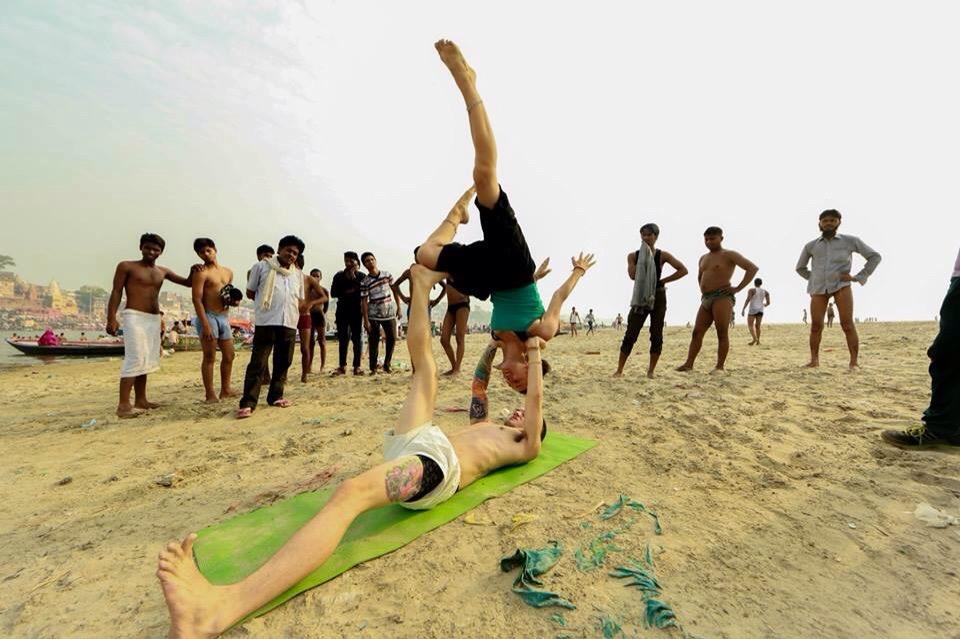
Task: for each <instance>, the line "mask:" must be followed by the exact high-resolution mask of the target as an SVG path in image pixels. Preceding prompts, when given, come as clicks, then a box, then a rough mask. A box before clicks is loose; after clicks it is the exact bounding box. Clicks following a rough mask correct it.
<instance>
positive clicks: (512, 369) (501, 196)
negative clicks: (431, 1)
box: [416, 40, 594, 392]
mask: <svg viewBox="0 0 960 639" xmlns="http://www.w3.org/2000/svg"><path fill="white" fill-rule="evenodd" d="M435 46H436V49H437V52H438V53H439V54H440V59H441V60H442V61H443V63H444V64H445V65H446V66H447V68H448V69H449V70H450V73H451V74H452V75H453V79H454V81H455V82H456V84H457V87H458V88H459V89H460V92H461V94H462V95H463V99H464V102H465V103H466V106H467V115H468V117H469V120H470V134H471V136H472V138H473V149H474V164H473V182H474V186H472V187H470V188H469V189H467V191H466V192H465V193H464V194H463V195H462V196H461V197H460V199H459V200H458V201H457V203H456V204H455V205H454V206H453V208H452V209H451V210H450V212H449V213H448V214H447V216H446V218H445V219H444V220H443V222H442V223H441V224H440V226H439V227H438V228H437V230H435V231H434V232H433V233H432V234H431V235H430V237H428V238H427V239H426V241H425V242H424V243H423V244H421V245H420V246H419V247H418V249H417V251H416V258H417V262H418V263H420V264H423V265H424V266H426V267H428V268H431V269H435V270H438V271H443V272H446V273H449V274H450V281H451V283H452V284H453V285H454V286H455V287H456V289H457V290H458V291H460V292H461V293H463V294H464V295H469V296H471V297H476V298H478V299H481V300H485V299H487V298H488V297H489V298H491V301H492V302H493V316H492V317H491V319H490V327H491V329H492V330H493V334H494V337H495V338H496V339H498V340H500V341H501V343H502V348H503V356H504V359H503V364H502V366H501V369H500V370H501V372H502V373H503V376H504V378H505V379H506V381H507V383H508V384H509V385H510V386H511V387H512V388H513V389H514V390H517V391H520V392H523V390H524V388H525V387H526V384H527V362H526V360H525V358H524V351H525V349H524V343H525V342H526V339H527V337H540V338H541V339H543V340H544V341H547V340H550V339H551V338H553V336H554V335H556V334H557V331H558V329H559V328H560V307H561V306H562V305H563V303H564V301H566V299H567V297H568V296H569V295H570V293H571V292H572V291H573V288H574V287H575V286H576V284H577V282H578V281H580V278H581V277H583V275H584V274H585V273H586V272H587V269H589V268H590V267H591V266H593V264H594V260H593V255H583V254H582V253H581V254H580V257H578V258H573V259H572V265H573V271H572V272H571V274H570V275H569V276H568V277H567V280H566V281H565V282H564V283H563V284H562V285H561V286H560V288H559V289H557V291H556V292H555V293H554V294H553V297H552V298H551V300H550V305H549V307H548V308H547V309H546V310H544V307H543V301H542V300H541V299H540V292H539V291H538V290H537V284H536V282H537V280H539V279H540V278H542V277H544V276H546V274H547V273H549V272H550V269H549V268H547V267H548V264H549V260H545V261H544V262H543V264H541V265H540V267H539V268H537V267H536V265H535V264H534V262H533V258H532V257H531V256H530V249H529V248H528V247H527V241H526V239H525V238H524V236H523V231H522V230H521V228H520V225H519V224H518V223H517V217H516V215H515V214H514V211H513V208H512V207H511V206H510V201H509V200H508V199H507V194H506V193H505V192H504V191H503V190H502V189H501V188H500V183H499V182H498V181H497V145H496V141H495V140H494V137H493V129H492V128H491V127H490V121H489V120H488V119H487V111H486V107H484V105H483V100H482V99H481V98H480V94H479V92H478V91H477V83H476V78H477V74H476V72H475V71H474V70H473V69H472V68H470V66H469V65H468V64H467V61H466V60H465V59H464V57H463V54H462V53H461V52H460V49H458V48H457V45H455V44H454V43H453V42H450V41H449V40H440V41H439V42H437V43H436V45H435ZM474 192H476V196H477V197H476V205H477V208H478V209H479V210H480V227H481V228H482V230H483V240H481V241H479V242H473V243H472V244H466V245H464V244H459V243H456V242H454V241H453V239H454V237H455V235H456V233H457V228H458V227H459V225H460V224H466V223H467V222H468V221H469V219H470V216H469V213H468V210H467V208H468V205H469V202H470V199H471V197H472V196H473V194H474Z"/></svg>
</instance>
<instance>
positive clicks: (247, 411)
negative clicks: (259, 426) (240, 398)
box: [237, 408, 253, 419]
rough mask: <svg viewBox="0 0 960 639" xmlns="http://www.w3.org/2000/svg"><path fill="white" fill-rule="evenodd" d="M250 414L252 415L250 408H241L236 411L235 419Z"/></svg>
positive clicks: (244, 417)
mask: <svg viewBox="0 0 960 639" xmlns="http://www.w3.org/2000/svg"><path fill="white" fill-rule="evenodd" d="M251 415H253V409H252V408H241V409H240V410H238V411H237V419H246V418H247V417H250V416H251Z"/></svg>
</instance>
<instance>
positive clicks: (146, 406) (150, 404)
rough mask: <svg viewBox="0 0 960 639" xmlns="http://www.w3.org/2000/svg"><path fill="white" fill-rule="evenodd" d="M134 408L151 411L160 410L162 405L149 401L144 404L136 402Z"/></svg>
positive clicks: (143, 402)
mask: <svg viewBox="0 0 960 639" xmlns="http://www.w3.org/2000/svg"><path fill="white" fill-rule="evenodd" d="M133 407H134V408H141V409H143V410H150V409H151V408H160V404H155V403H153V402H148V401H147V400H143V401H142V402H134V403H133Z"/></svg>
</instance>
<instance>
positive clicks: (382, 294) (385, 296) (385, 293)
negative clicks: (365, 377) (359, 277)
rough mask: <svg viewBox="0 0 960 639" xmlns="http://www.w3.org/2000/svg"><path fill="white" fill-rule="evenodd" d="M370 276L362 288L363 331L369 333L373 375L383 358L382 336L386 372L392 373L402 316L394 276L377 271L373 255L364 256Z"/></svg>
mask: <svg viewBox="0 0 960 639" xmlns="http://www.w3.org/2000/svg"><path fill="white" fill-rule="evenodd" d="M360 261H361V262H363V266H364V268H366V269H367V273H368V274H369V275H368V276H367V277H366V278H365V279H364V280H363V283H362V284H361V285H360V307H361V309H362V312H363V328H364V330H366V331H367V336H368V338H367V351H368V352H369V353H370V373H371V374H375V373H376V372H377V356H378V355H379V354H380V332H381V330H382V331H383V334H384V336H385V337H386V341H387V352H386V353H385V354H384V356H383V372H384V373H389V372H390V362H391V361H392V360H393V347H394V345H395V344H396V341H397V318H398V317H399V316H400V299H399V298H398V297H397V293H396V291H394V290H393V276H392V275H390V273H387V272H386V271H381V270H380V269H379V268H378V267H377V258H376V256H374V254H373V253H371V252H370V251H367V252H365V253H364V254H363V255H361V256H360Z"/></svg>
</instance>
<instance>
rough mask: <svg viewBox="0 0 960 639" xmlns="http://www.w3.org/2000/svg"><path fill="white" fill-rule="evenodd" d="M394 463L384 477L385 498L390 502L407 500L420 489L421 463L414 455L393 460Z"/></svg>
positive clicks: (421, 478)
mask: <svg viewBox="0 0 960 639" xmlns="http://www.w3.org/2000/svg"><path fill="white" fill-rule="evenodd" d="M394 464H395V465H394V466H393V467H391V468H388V469H387V473H386V476H385V477H384V486H385V487H386V490H387V499H389V500H390V501H391V502H399V501H407V500H409V499H410V498H411V497H413V496H414V495H416V494H417V491H419V490H420V484H421V482H422V480H423V463H422V462H421V461H420V458H418V457H417V456H416V455H409V456H407V457H401V458H399V459H396V460H394Z"/></svg>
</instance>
